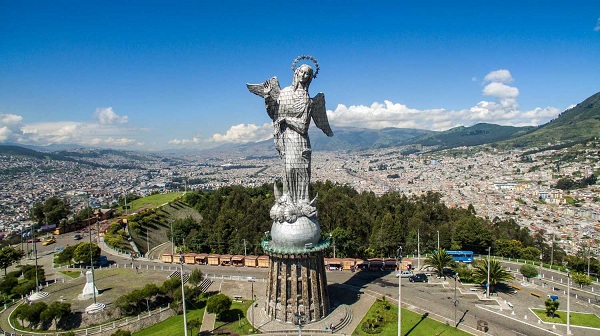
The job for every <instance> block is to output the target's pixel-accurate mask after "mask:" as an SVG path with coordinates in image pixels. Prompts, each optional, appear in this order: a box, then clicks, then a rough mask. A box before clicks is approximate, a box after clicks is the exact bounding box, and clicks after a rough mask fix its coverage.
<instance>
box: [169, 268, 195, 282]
mask: <svg viewBox="0 0 600 336" xmlns="http://www.w3.org/2000/svg"><path fill="white" fill-rule="evenodd" d="M172 278H177V279H180V278H181V273H180V272H179V271H174V272H172V273H171V274H169V276H167V279H172ZM189 279H190V275H189V274H187V273H185V272H183V283H184V284H185V283H187V282H188V280H189Z"/></svg>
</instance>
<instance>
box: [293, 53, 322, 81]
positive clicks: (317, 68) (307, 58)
mask: <svg viewBox="0 0 600 336" xmlns="http://www.w3.org/2000/svg"><path fill="white" fill-rule="evenodd" d="M303 59H305V60H311V61H313V63H315V68H316V69H315V73H314V74H313V78H317V74H318V73H319V62H317V59H316V58H314V57H312V56H310V55H302V56H298V57H296V59H295V60H294V63H292V71H296V63H298V61H299V60H303Z"/></svg>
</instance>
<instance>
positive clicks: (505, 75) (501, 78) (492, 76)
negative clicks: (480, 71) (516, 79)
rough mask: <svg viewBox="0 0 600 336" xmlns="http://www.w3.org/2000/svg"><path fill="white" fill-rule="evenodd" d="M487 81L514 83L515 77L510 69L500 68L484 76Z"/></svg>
mask: <svg viewBox="0 0 600 336" xmlns="http://www.w3.org/2000/svg"><path fill="white" fill-rule="evenodd" d="M483 80H484V81H486V82H500V83H512V82H513V78H512V75H511V74H510V71H508V70H506V69H500V70H496V71H492V72H490V73H488V74H487V75H485V77H484V78H483Z"/></svg>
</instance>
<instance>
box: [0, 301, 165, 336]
mask: <svg viewBox="0 0 600 336" xmlns="http://www.w3.org/2000/svg"><path fill="white" fill-rule="evenodd" d="M170 307H171V306H170V304H168V305H167V306H165V307H159V308H157V309H155V310H151V311H149V312H147V313H143V314H139V315H138V316H135V317H125V318H121V319H118V320H115V321H111V322H107V323H104V324H100V325H96V326H93V327H89V328H83V329H76V330H68V331H58V330H47V331H44V332H33V331H26V330H20V329H17V328H15V326H14V325H13V324H12V322H11V320H10V316H9V318H8V323H9V324H10V326H11V328H12V329H13V330H14V332H15V333H10V332H7V331H3V333H4V335H32V336H42V335H48V336H51V335H65V334H70V335H72V334H71V333H73V334H75V335H103V334H111V333H112V332H114V331H115V330H117V329H125V330H129V331H131V332H135V331H138V330H141V329H143V328H145V327H148V326H149V325H152V324H156V323H158V322H161V321H164V320H166V319H167V318H169V317H171V316H172V315H174V314H175V312H174V311H173V310H171V309H169V308H170ZM11 315H12V312H11ZM150 320H151V321H150ZM148 322H151V323H148Z"/></svg>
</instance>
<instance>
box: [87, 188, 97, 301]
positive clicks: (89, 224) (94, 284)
mask: <svg viewBox="0 0 600 336" xmlns="http://www.w3.org/2000/svg"><path fill="white" fill-rule="evenodd" d="M87 206H88V219H87V222H88V225H87V226H88V235H89V236H90V268H91V269H92V292H93V293H94V304H96V303H97V302H96V278H95V277H94V257H93V253H92V230H91V223H90V219H91V214H90V210H91V207H90V199H89V198H88V202H87Z"/></svg>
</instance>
